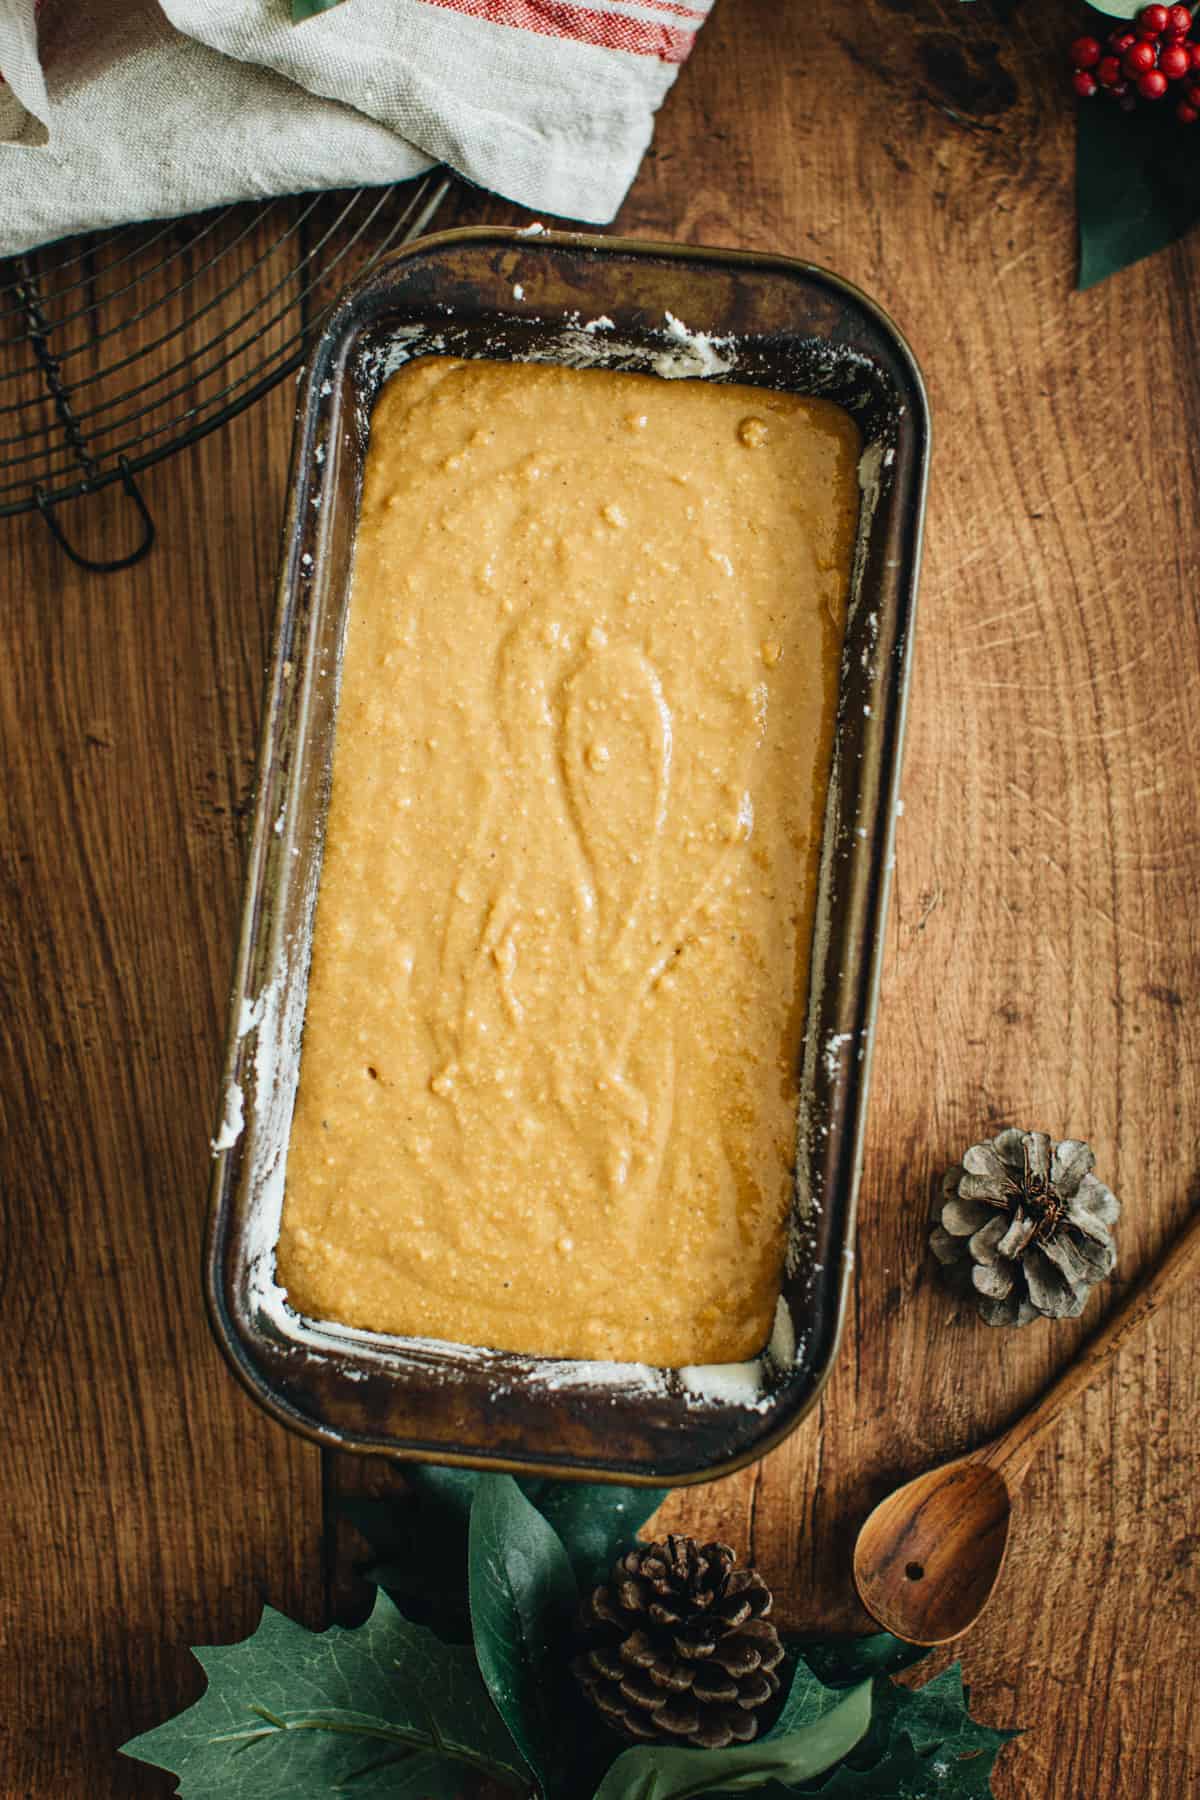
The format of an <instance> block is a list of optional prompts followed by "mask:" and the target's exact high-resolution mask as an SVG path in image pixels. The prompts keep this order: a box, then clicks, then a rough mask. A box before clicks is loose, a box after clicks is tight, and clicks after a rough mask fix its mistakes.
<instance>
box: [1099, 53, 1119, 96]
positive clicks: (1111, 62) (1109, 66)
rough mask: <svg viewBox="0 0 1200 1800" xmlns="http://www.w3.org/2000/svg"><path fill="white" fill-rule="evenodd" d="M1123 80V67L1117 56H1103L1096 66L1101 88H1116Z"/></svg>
mask: <svg viewBox="0 0 1200 1800" xmlns="http://www.w3.org/2000/svg"><path fill="white" fill-rule="evenodd" d="M1120 79H1121V65H1120V63H1119V62H1118V61H1117V59H1116V57H1115V56H1102V57H1101V58H1100V61H1099V62H1098V63H1097V64H1096V80H1097V81H1098V82H1099V83H1100V86H1101V87H1106V88H1114V87H1116V85H1117V83H1118V82H1119V81H1120Z"/></svg>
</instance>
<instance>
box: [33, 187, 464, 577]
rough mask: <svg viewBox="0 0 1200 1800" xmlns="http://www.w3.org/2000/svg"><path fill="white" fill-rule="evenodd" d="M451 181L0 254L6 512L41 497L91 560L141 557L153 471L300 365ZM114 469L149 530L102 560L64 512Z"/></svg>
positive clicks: (224, 212) (75, 556) (124, 562)
mask: <svg viewBox="0 0 1200 1800" xmlns="http://www.w3.org/2000/svg"><path fill="white" fill-rule="evenodd" d="M449 186H450V183H449V181H448V180H447V179H446V177H445V176H444V175H442V174H441V173H435V174H433V175H428V176H425V177H424V178H423V179H422V180H420V181H417V182H406V183H404V184H403V185H402V186H399V187H394V188H364V189H359V190H357V191H355V192H353V193H341V194H332V195H330V194H325V195H318V196H315V197H309V198H306V199H281V200H272V201H267V202H265V203H260V204H255V205H244V206H228V207H222V208H220V209H218V210H217V211H215V212H210V213H202V214H200V215H199V216H198V217H196V218H193V219H185V220H175V221H172V222H171V223H168V224H157V225H143V226H129V227H126V228H124V229H120V230H116V231H109V232H104V233H95V234H91V235H89V236H86V237H80V238H70V239H66V240H65V241H64V242H62V243H59V244H54V245H51V246H50V247H49V248H48V249H46V250H40V251H34V252H32V253H30V254H29V255H26V256H18V257H12V258H10V259H8V260H7V261H3V262H0V518H3V517H5V516H6V515H11V514H14V513H21V512H29V511H32V510H34V509H36V510H37V511H38V512H40V513H41V516H42V518H43V519H44V520H45V522H46V525H47V527H48V529H49V530H50V531H51V533H52V534H53V536H54V537H55V538H56V540H57V541H58V543H59V544H61V546H62V548H63V549H64V550H65V551H66V553H67V555H68V556H70V557H71V558H72V560H73V561H75V562H77V563H79V564H81V565H82V566H83V567H84V568H89V569H100V570H113V569H123V568H128V567H129V566H130V565H131V564H132V563H135V562H137V561H138V560H139V559H140V558H141V557H143V556H144V555H145V554H146V552H147V551H148V550H149V549H150V546H151V544H152V543H153V542H154V521H153V519H152V517H151V515H150V512H149V509H148V507H147V505H146V502H145V500H144V499H143V497H142V494H141V491H140V489H139V488H138V485H137V481H136V477H137V475H138V473H139V472H140V471H141V470H142V469H146V468H148V467H149V466H150V465H151V463H156V462H160V461H162V459H163V458H164V457H167V456H171V455H173V454H174V453H175V451H177V450H182V449H184V448H185V446H186V445H188V444H193V443H195V441H196V439H197V438H200V437H203V436H204V435H205V434H206V433H207V432H209V431H215V430H216V429H217V427H218V426H220V425H223V424H224V423H225V422H226V420H228V419H231V418H233V417H234V415H235V414H236V413H239V412H241V411H243V409H244V408H245V407H247V406H251V405H252V404H253V403H254V401H255V400H257V399H259V398H260V397H261V396H262V395H263V394H265V393H266V392H267V391H268V390H269V389H270V388H272V387H274V385H275V383H276V382H278V381H280V380H282V379H283V377H284V376H285V375H287V374H288V373H289V372H290V371H292V370H294V369H295V368H297V367H298V365H299V364H300V362H301V360H302V358H303V355H304V349H305V345H306V343H307V341H308V339H309V337H310V336H311V334H312V333H313V331H314V330H315V329H316V327H317V326H318V325H319V324H320V322H321V319H322V318H323V316H324V314H325V312H326V311H327V310H328V308H329V306H330V305H331V304H332V302H333V300H334V299H335V298H336V295H337V291H338V289H339V287H340V286H341V285H342V283H343V282H344V281H345V279H346V278H347V277H348V276H349V275H350V273H351V272H352V271H354V270H357V269H360V268H362V267H369V266H370V265H371V264H372V263H374V262H376V261H378V259H379V257H381V256H382V255H383V254H384V253H385V251H387V250H389V249H392V248H394V247H395V246H396V245H398V244H402V243H406V242H407V241H408V240H409V239H410V238H413V237H416V236H418V235H419V234H420V233H421V232H422V231H424V230H425V229H426V227H427V226H428V224H429V222H430V220H431V219H432V218H433V216H434V214H435V213H436V211H437V210H438V208H439V206H440V205H441V204H442V201H443V199H444V198H445V195H446V193H447V191H448V189H449ZM114 483H119V484H120V485H121V486H122V487H123V488H124V490H125V493H126V495H127V496H128V498H129V500H130V501H131V502H132V503H133V505H134V507H135V508H136V509H137V513H138V515H139V517H140V522H141V538H140V542H139V543H138V547H137V548H136V550H134V551H132V552H131V553H130V554H129V555H127V556H122V557H119V558H116V559H115V560H113V561H109V562H97V561H94V560H93V559H91V558H90V557H86V556H84V555H82V554H81V553H80V552H79V551H78V550H76V549H75V548H73V547H72V545H71V544H70V542H69V541H68V539H67V537H66V534H65V532H64V530H63V528H62V524H61V522H60V519H59V518H58V516H57V509H58V507H59V506H60V504H61V503H62V502H63V501H65V500H71V499H75V498H78V497H79V496H80V495H85V494H95V493H97V492H99V491H100V490H101V489H103V488H106V487H110V486H112V485H113V484H114Z"/></svg>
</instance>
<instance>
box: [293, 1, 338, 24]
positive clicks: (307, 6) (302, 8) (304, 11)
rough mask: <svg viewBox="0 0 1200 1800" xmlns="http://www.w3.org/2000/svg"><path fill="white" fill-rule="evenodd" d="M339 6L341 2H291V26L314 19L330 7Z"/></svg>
mask: <svg viewBox="0 0 1200 1800" xmlns="http://www.w3.org/2000/svg"><path fill="white" fill-rule="evenodd" d="M341 4H342V0H292V24H293V25H299V24H300V23H301V22H302V21H303V20H304V19H315V18H316V16H317V14H318V13H323V12H329V11H330V9H331V8H332V7H335V6H340V5H341Z"/></svg>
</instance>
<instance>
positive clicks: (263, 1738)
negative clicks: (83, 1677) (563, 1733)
mask: <svg viewBox="0 0 1200 1800" xmlns="http://www.w3.org/2000/svg"><path fill="white" fill-rule="evenodd" d="M193 1654H194V1655H195V1657H196V1659H197V1661H198V1662H199V1663H200V1665H201V1667H202V1668H203V1670H204V1672H205V1674H206V1675H207V1677H208V1685H207V1688H206V1690H205V1692H204V1694H203V1695H202V1696H201V1698H200V1699H199V1700H198V1701H197V1702H196V1704H195V1705H194V1706H191V1707H189V1708H188V1709H187V1710H186V1711H185V1712H182V1713H180V1714H179V1715H178V1716H177V1717H176V1718H174V1719H169V1720H167V1722H166V1723H165V1724H163V1725H159V1726H156V1727H155V1728H154V1730H152V1731H147V1732H144V1733H143V1734H142V1736H141V1737H137V1738H134V1739H133V1740H132V1742H130V1743H128V1744H126V1745H125V1746H124V1754H125V1755H126V1756H130V1757H133V1758H134V1759H135V1760H136V1761H138V1762H146V1763H152V1764H154V1765H155V1767H157V1768H160V1769H167V1770H168V1771H169V1772H170V1773H172V1774H174V1775H178V1776H179V1777H180V1785H179V1790H178V1791H179V1794H180V1795H181V1796H182V1797H184V1800H317V1797H318V1796H323V1795H333V1794H335V1793H338V1792H340V1791H341V1789H342V1788H343V1786H344V1785H345V1784H346V1783H347V1782H352V1783H353V1791H354V1792H355V1793H357V1794H358V1795H360V1796H366V1797H368V1800H377V1797H378V1796H382V1795H384V1794H387V1795H389V1796H393V1795H412V1796H413V1797H414V1800H416V1796H417V1795H420V1796H421V1800H426V1796H431V1797H433V1800H443V1797H445V1800H449V1797H450V1796H453V1795H456V1794H457V1793H458V1792H459V1791H460V1789H461V1786H462V1781H463V1777H464V1775H465V1774H466V1773H467V1771H468V1770H475V1771H478V1772H480V1773H484V1774H487V1775H490V1776H491V1777H492V1778H493V1779H494V1780H499V1781H501V1782H503V1783H505V1785H507V1786H509V1787H514V1788H517V1789H519V1790H520V1791H521V1792H523V1793H526V1794H528V1792H529V1787H530V1783H529V1779H528V1776H527V1775H526V1773H525V1771H524V1769H523V1768H522V1766H521V1762H520V1758H519V1757H518V1755H517V1752H516V1749H515V1747H514V1745H513V1743H512V1741H511V1739H510V1738H509V1735H508V1733H507V1731H506V1730H505V1729H504V1725H503V1723H502V1722H501V1720H500V1718H499V1716H498V1714H497V1712H496V1710H495V1707H494V1706H493V1705H492V1703H491V1700H490V1699H489V1697H488V1693H487V1689H486V1688H485V1686H484V1684H483V1681H482V1680H481V1679H480V1675H479V1670H478V1668H477V1666H476V1664H475V1659H474V1657H473V1655H472V1653H471V1651H470V1650H469V1649H464V1648H459V1647H454V1646H451V1645H448V1644H443V1643H441V1642H440V1641H439V1640H438V1639H437V1638H436V1637H434V1635H433V1633H432V1632H430V1631H426V1630H424V1628H423V1627H421V1626H419V1625H413V1624H411V1623H410V1622H409V1621H408V1620H407V1619H405V1618H404V1616H403V1615H402V1614H401V1613H400V1612H399V1611H398V1610H397V1608H396V1607H395V1606H394V1605H393V1604H392V1602H391V1601H390V1600H389V1599H388V1597H387V1595H386V1594H382V1593H381V1594H380V1595H379V1596H378V1597H377V1599H376V1602H375V1607H374V1610H373V1611H372V1613H371V1616H370V1618H369V1619H368V1620H367V1621H366V1623H365V1624H364V1625H361V1626H359V1627H357V1628H356V1629H354V1630H346V1629H344V1628H342V1627H340V1626H334V1627H332V1628H331V1629H330V1630H329V1631H323V1632H319V1633H318V1632H311V1631H306V1630H305V1628H304V1627H303V1626H302V1625H297V1624H295V1623H294V1622H293V1621H292V1620H291V1619H288V1618H285V1617H284V1615H283V1614H282V1613H278V1612H274V1611H273V1610H272V1609H271V1608H270V1607H267V1608H265V1609H264V1612H263V1616H262V1619H261V1621H260V1623H259V1626H258V1629H257V1631H255V1632H254V1633H253V1634H252V1636H250V1637H248V1638H244V1639H243V1640H242V1641H241V1643H237V1644H228V1645H215V1646H209V1647H206V1648H202V1649H197V1650H195V1651H194V1652H193Z"/></svg>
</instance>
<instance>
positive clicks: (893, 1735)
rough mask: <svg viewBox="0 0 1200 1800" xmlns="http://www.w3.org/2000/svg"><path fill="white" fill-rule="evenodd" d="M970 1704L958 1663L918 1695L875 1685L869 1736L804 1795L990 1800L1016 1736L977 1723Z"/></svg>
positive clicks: (834, 1799)
mask: <svg viewBox="0 0 1200 1800" xmlns="http://www.w3.org/2000/svg"><path fill="white" fill-rule="evenodd" d="M881 1648H882V1647H881ZM968 1699H969V1696H968V1694H967V1691H966V1689H965V1688H964V1687H963V1683H962V1672H961V1669H960V1667H959V1665H958V1664H957V1663H955V1664H954V1665H953V1666H952V1667H951V1668H949V1669H945V1670H944V1671H943V1672H942V1674H940V1675H937V1676H935V1677H934V1679H933V1680H932V1681H928V1682H926V1683H925V1686H924V1687H921V1688H906V1687H901V1686H899V1685H898V1684H897V1683H896V1682H894V1681H890V1680H888V1679H887V1678H886V1677H877V1678H876V1681H875V1704H874V1709H873V1712H872V1716H871V1725H870V1729H869V1730H868V1731H867V1732H865V1733H864V1735H863V1737H862V1738H861V1739H860V1740H859V1742H858V1743H857V1744H856V1745H855V1747H854V1748H853V1750H851V1751H850V1753H849V1755H848V1756H847V1758H846V1761H845V1762H844V1763H843V1765H842V1766H841V1767H840V1768H839V1769H837V1770H835V1771H834V1773H833V1774H832V1775H830V1776H829V1777H828V1778H827V1779H826V1780H823V1781H814V1782H812V1783H811V1784H810V1785H809V1786H808V1787H806V1788H805V1790H804V1791H805V1792H806V1793H814V1794H819V1795H820V1796H821V1800H859V1796H860V1795H861V1796H862V1797H863V1800H988V1797H989V1796H990V1795H991V1792H992V1789H991V1773H992V1769H993V1767H994V1765H995V1762H996V1758H997V1757H998V1756H999V1754H1000V1751H1001V1750H1002V1749H1003V1748H1004V1745H1005V1744H1006V1743H1007V1742H1008V1740H1009V1739H1010V1738H1012V1737H1016V1736H1018V1735H1019V1734H1018V1733H1017V1732H1014V1731H1006V1730H1000V1729H995V1728H993V1727H992V1726H990V1725H981V1724H980V1723H979V1721H978V1720H976V1719H972V1718H971V1716H970V1713H969V1712H968V1710H967V1703H968Z"/></svg>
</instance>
